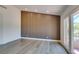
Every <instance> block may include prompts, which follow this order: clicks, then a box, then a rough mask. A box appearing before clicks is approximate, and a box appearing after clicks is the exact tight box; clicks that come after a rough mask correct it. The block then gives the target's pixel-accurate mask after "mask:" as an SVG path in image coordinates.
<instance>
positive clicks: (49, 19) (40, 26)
mask: <svg viewBox="0 0 79 59" xmlns="http://www.w3.org/2000/svg"><path fill="white" fill-rule="evenodd" d="M21 36H22V37H32V38H44V39H48V38H49V39H57V40H59V39H60V16H55V15H46V14H41V13H34V12H27V11H22V12H21Z"/></svg>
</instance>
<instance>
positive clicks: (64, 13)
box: [61, 5, 79, 46]
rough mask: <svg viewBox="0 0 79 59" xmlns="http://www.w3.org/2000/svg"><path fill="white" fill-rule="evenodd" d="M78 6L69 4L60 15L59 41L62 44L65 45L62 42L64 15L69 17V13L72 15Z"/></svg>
mask: <svg viewBox="0 0 79 59" xmlns="http://www.w3.org/2000/svg"><path fill="white" fill-rule="evenodd" d="M78 7H79V6H77V5H71V6H69V7H68V8H67V9H66V10H65V11H64V12H63V13H62V15H61V43H62V44H63V45H64V46H66V45H65V43H64V20H65V18H66V17H70V15H72V14H73V13H74V12H75V11H76V9H77V8H78ZM69 20H70V19H69Z"/></svg>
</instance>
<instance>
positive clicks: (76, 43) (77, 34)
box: [73, 14, 79, 53]
mask: <svg viewBox="0 0 79 59" xmlns="http://www.w3.org/2000/svg"><path fill="white" fill-rule="evenodd" d="M73 27H74V32H73V33H74V37H73V53H79V14H75V15H74V16H73Z"/></svg>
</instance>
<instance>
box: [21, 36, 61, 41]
mask: <svg viewBox="0 0 79 59" xmlns="http://www.w3.org/2000/svg"><path fill="white" fill-rule="evenodd" d="M21 39H27V40H42V41H53V42H60V40H53V39H41V38H30V37H21Z"/></svg>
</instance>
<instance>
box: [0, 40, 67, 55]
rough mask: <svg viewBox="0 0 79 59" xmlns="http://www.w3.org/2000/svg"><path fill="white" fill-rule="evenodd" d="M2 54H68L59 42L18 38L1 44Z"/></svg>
mask: <svg viewBox="0 0 79 59" xmlns="http://www.w3.org/2000/svg"><path fill="white" fill-rule="evenodd" d="M0 54H67V52H66V51H65V49H64V48H63V47H62V46H61V45H60V44H58V43H57V42H52V41H42V40H28V39H26V40H24V39H23V40H18V41H14V42H11V43H8V44H5V45H2V46H0Z"/></svg>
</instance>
